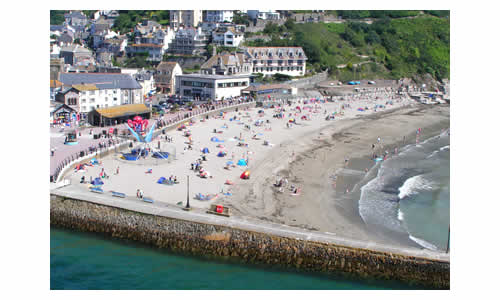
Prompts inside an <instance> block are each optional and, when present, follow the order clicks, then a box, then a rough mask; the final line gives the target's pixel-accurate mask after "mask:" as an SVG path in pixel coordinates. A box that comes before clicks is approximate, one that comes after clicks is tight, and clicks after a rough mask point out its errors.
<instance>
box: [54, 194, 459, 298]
mask: <svg viewBox="0 0 500 300" xmlns="http://www.w3.org/2000/svg"><path fill="white" fill-rule="evenodd" d="M50 224H51V225H52V226H56V227H62V228H68V229H73V230H78V231H84V232H98V233H102V234H105V235H108V236H111V237H116V238H122V239H128V240H133V241H139V242H142V243H145V244H148V245H152V246H155V247H159V248H167V249H170V250H172V251H176V252H182V253H185V254H193V255H207V256H220V257H232V258H233V259H235V260H239V261H241V262H246V263H260V264H273V265H276V264H279V265H282V266H284V267H288V268H294V269H298V270H304V271H314V272H323V273H333V274H343V275H347V276H349V277H354V278H373V279H390V280H398V281H403V282H407V283H410V284H416V285H421V286H424V287H429V288H437V289H449V287H450V265H449V263H447V262H441V261H434V260H429V259H422V258H416V257H409V256H404V255H396V254H391V253H384V252H377V251H372V250H367V249H356V248H350V247H344V246H337V245H333V244H323V243H318V242H310V241H303V240H296V239H290V238H285V237H279V236H272V235H268V234H264V233H259V232H251V231H245V230H240V229H235V228H230V227H225V226H219V225H211V224H204V223H196V222H190V221H185V220H178V219H172V218H167V217H162V216H155V215H149V214H143V213H138V212H134V211H129V210H125V209H121V208H116V207H110V206H105V205H99V204H94V203H90V202H86V201H81V200H76V199H70V198H65V197H59V196H55V195H51V200H50Z"/></svg>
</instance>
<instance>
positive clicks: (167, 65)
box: [156, 61, 178, 71]
mask: <svg viewBox="0 0 500 300" xmlns="http://www.w3.org/2000/svg"><path fill="white" fill-rule="evenodd" d="M177 64H178V63H177V62H176V61H162V62H161V63H160V64H159V65H158V66H157V67H156V70H158V71H173V70H174V68H175V66H176V65H177Z"/></svg>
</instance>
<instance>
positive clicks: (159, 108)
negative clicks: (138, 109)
mask: <svg viewBox="0 0 500 300" xmlns="http://www.w3.org/2000/svg"><path fill="white" fill-rule="evenodd" d="M152 108H154V109H155V110H156V111H158V112H162V111H163V108H162V107H161V106H160V105H157V104H153V105H152Z"/></svg>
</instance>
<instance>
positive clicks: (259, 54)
mask: <svg viewBox="0 0 500 300" xmlns="http://www.w3.org/2000/svg"><path fill="white" fill-rule="evenodd" d="M246 53H247V54H248V55H249V56H250V57H251V60H252V68H253V70H252V72H253V73H262V74H264V75H265V76H269V75H273V74H277V73H281V74H286V75H290V76H304V75H305V73H306V61H307V57H306V55H305V53H304V50H303V49H302V47H247V48H246Z"/></svg>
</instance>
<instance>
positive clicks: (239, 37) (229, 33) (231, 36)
mask: <svg viewBox="0 0 500 300" xmlns="http://www.w3.org/2000/svg"><path fill="white" fill-rule="evenodd" d="M243 40H244V33H243V32H241V31H239V30H237V29H236V28H235V27H219V28H217V29H216V30H214V31H212V41H213V42H214V43H215V44H217V45H221V46H226V47H238V46H239V45H240V44H241V42H243Z"/></svg>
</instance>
